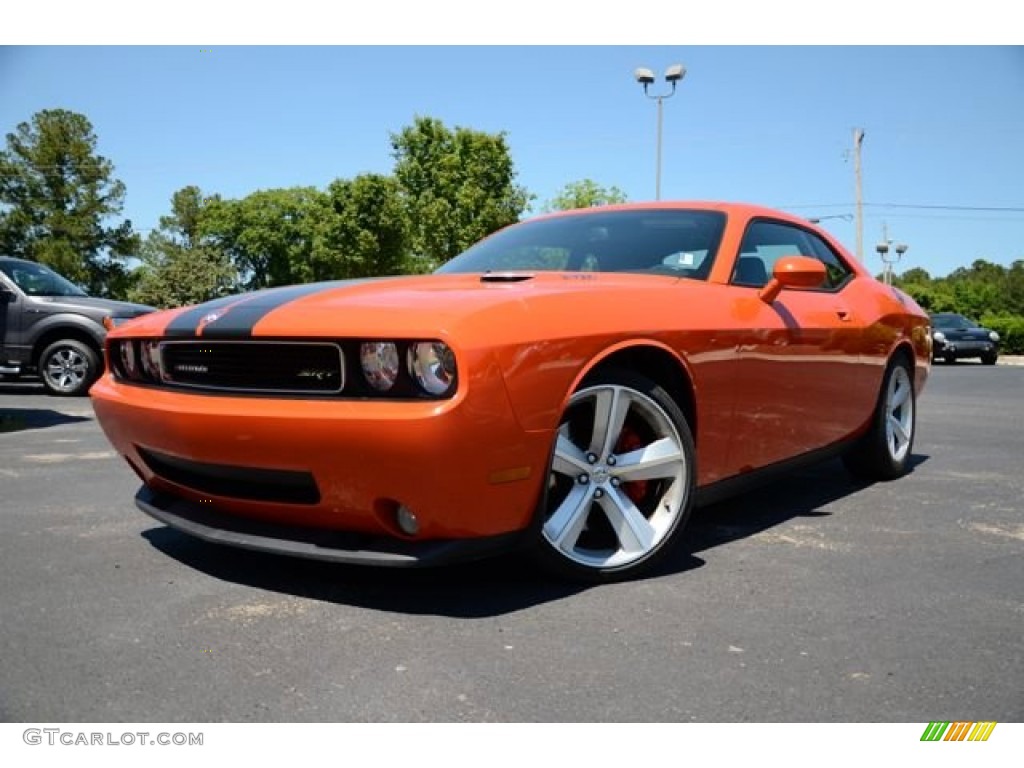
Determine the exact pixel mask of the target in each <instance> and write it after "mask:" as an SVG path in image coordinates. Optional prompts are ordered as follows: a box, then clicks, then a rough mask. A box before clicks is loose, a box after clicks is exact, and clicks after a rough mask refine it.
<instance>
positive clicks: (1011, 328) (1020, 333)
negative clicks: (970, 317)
mask: <svg viewBox="0 0 1024 768" xmlns="http://www.w3.org/2000/svg"><path fill="white" fill-rule="evenodd" d="M979 322H980V323H981V324H982V325H983V326H985V327H986V328H991V329H992V330H993V331H995V332H996V333H998V334H999V347H1000V351H1001V352H1002V354H1004V355H1024V317H1021V316H1020V315H996V314H988V313H986V314H984V315H982V316H981V318H980V319H979Z"/></svg>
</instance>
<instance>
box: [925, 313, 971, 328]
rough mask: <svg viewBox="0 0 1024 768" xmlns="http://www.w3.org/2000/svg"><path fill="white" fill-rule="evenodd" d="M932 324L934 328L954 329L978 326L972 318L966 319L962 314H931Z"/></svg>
mask: <svg viewBox="0 0 1024 768" xmlns="http://www.w3.org/2000/svg"><path fill="white" fill-rule="evenodd" d="M932 324H933V325H934V326H935V327H936V328H946V329H948V330H954V331H960V330H965V329H967V328H977V327H978V324H977V323H975V322H974V321H973V320H968V319H967V318H966V317H964V316H963V315H933V316H932Z"/></svg>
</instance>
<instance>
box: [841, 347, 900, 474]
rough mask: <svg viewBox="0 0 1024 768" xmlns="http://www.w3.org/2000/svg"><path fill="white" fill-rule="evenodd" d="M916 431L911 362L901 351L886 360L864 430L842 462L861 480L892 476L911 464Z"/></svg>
mask: <svg viewBox="0 0 1024 768" xmlns="http://www.w3.org/2000/svg"><path fill="white" fill-rule="evenodd" d="M916 433H917V397H916V394H915V392H914V374H913V368H912V363H911V362H910V360H909V359H908V357H907V356H906V355H904V354H898V355H896V356H895V357H894V358H893V359H892V360H890V361H889V365H888V366H887V367H886V369H885V375H884V376H883V377H882V388H881V391H880V392H879V393H878V402H877V404H876V405H875V411H874V414H873V416H872V417H871V426H870V427H869V429H868V431H867V433H865V435H864V436H863V437H862V438H861V439H860V440H858V441H857V443H856V444H855V445H854V446H853V448H851V449H850V450H849V451H848V452H847V453H846V454H845V455H844V456H843V463H844V464H845V465H846V468H847V469H848V470H849V471H850V473H851V474H852V475H853V476H854V477H858V478H860V479H862V480H893V479H895V478H897V477H900V476H902V475H905V474H906V473H907V471H908V469H909V468H910V457H911V454H912V453H913V450H914V437H915V435H916Z"/></svg>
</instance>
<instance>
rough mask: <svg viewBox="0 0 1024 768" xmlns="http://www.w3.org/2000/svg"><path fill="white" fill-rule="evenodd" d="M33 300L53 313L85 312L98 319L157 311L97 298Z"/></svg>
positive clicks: (57, 297)
mask: <svg viewBox="0 0 1024 768" xmlns="http://www.w3.org/2000/svg"><path fill="white" fill-rule="evenodd" d="M32 300H33V301H35V302H39V303H42V304H45V305H46V306H47V307H50V308H51V310H52V311H53V312H63V311H69V312H82V310H85V311H86V314H90V315H93V316H96V317H103V316H105V315H110V316H112V317H137V316H138V315H144V314H147V313H149V312H153V311H155V309H154V307H147V306H146V305H145V304H132V303H130V302H127V301H115V300H113V299H101V298H99V297H96V296H33V297H32Z"/></svg>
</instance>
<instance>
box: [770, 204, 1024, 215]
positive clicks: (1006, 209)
mask: <svg viewBox="0 0 1024 768" xmlns="http://www.w3.org/2000/svg"><path fill="white" fill-rule="evenodd" d="M863 205H864V207H865V208H912V209H918V210H928V211H973V212H985V213H1024V208H1017V207H1013V206H981V205H928V204H923V203H922V204H911V203H864V204H863ZM778 207H779V208H785V209H787V210H797V209H800V208H850V207H851V205H850V203H818V204H817V205H815V204H801V205H780V206H778Z"/></svg>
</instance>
